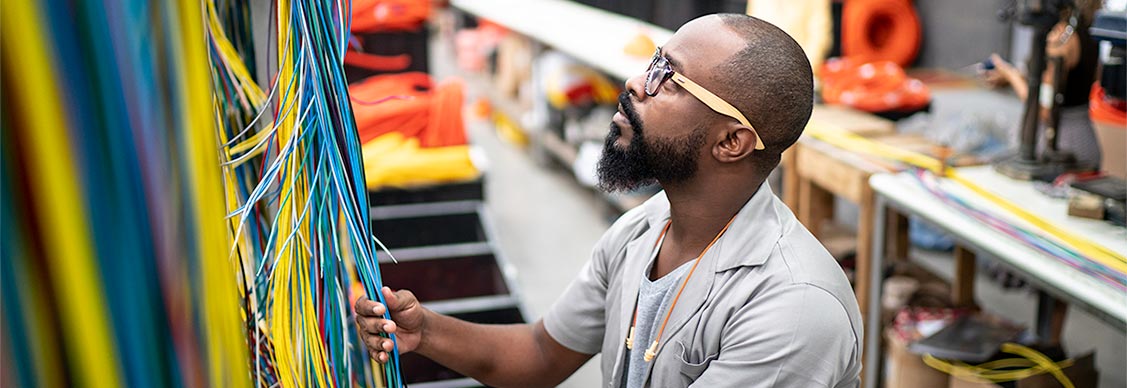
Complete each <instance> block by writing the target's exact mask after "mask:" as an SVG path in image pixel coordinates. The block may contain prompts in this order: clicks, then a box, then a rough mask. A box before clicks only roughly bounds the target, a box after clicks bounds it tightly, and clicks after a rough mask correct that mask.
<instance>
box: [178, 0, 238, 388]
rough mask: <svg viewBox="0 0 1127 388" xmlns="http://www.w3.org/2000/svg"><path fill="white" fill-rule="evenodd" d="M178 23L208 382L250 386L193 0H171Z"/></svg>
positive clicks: (203, 52)
mask: <svg viewBox="0 0 1127 388" xmlns="http://www.w3.org/2000/svg"><path fill="white" fill-rule="evenodd" d="M176 5H177V9H178V11H179V12H177V15H179V19H178V20H177V21H176V22H177V23H178V24H179V26H178V27H179V28H170V29H169V30H170V31H171V33H173V34H177V33H178V34H179V35H178V36H177V37H178V39H179V40H180V41H181V42H182V45H181V53H182V54H183V61H182V64H181V66H182V69H181V71H180V72H179V74H178V75H179V77H178V80H177V81H178V82H179V83H180V85H181V88H180V90H183V91H184V93H185V96H183V97H184V98H181V99H180V100H181V104H182V106H181V107H180V109H181V111H182V112H184V113H183V114H182V115H181V116H180V118H181V119H182V120H183V122H182V123H181V127H180V128H181V129H182V131H181V132H182V133H183V134H184V136H185V139H184V144H185V145H186V148H187V152H186V155H185V157H186V158H187V159H188V166H189V174H188V178H189V182H190V184H189V187H192V188H194V190H191V194H192V195H193V197H194V198H193V199H194V201H192V202H193V203H194V204H195V205H196V206H195V207H194V210H195V213H196V214H195V219H196V223H197V227H196V230H195V232H196V233H195V235H196V247H197V249H196V254H197V257H196V259H197V260H198V262H199V263H200V265H201V268H202V273H203V275H202V276H203V279H202V280H203V288H204V289H203V294H204V296H203V299H204V301H203V302H204V310H205V314H206V315H205V319H204V320H203V321H204V331H205V333H206V334H207V336H206V338H208V341H207V347H206V348H207V354H208V361H209V362H208V366H209V381H210V385H211V386H214V387H250V386H251V383H250V369H249V368H250V363H249V358H248V356H249V355H248V354H247V353H248V352H247V341H246V333H245V332H244V331H243V329H242V327H243V326H242V319H241V314H242V313H241V311H240V309H239V304H238V301H239V299H238V295H239V291H238V286H237V280H236V277H235V276H232V274H231V270H230V268H231V267H230V264H229V263H228V262H227V247H229V246H230V241H229V239H228V237H229V236H228V235H227V233H226V231H225V229H224V228H221V227H219V226H220V225H223V224H224V222H226V221H225V220H224V206H225V205H224V204H225V202H224V197H223V187H222V182H223V180H222V175H221V170H220V167H219V164H218V160H217V158H216V157H215V150H216V149H217V147H218V143H217V142H216V137H215V133H216V130H215V122H214V119H213V117H214V114H213V112H214V111H213V109H212V108H213V107H212V105H211V104H212V97H211V87H210V86H211V83H210V77H211V75H210V70H209V68H210V66H209V62H208V55H207V50H206V49H205V48H206V47H207V45H206V42H205V41H204V36H205V35H204V28H203V14H202V13H201V12H202V11H201V9H200V3H199V1H198V0H179V1H177V2H176Z"/></svg>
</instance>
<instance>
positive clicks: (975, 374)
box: [923, 342, 1075, 388]
mask: <svg viewBox="0 0 1127 388" xmlns="http://www.w3.org/2000/svg"><path fill="white" fill-rule="evenodd" d="M1002 351H1003V352H1006V353H1010V354H1016V355H1019V356H1022V357H1025V358H1024V359H1002V360H996V361H991V362H987V363H984V364H979V365H977V366H975V365H968V364H966V363H963V362H958V361H955V362H947V361H943V360H940V359H938V358H935V357H934V356H932V355H930V354H926V355H924V357H923V361H924V364H926V365H927V366H930V367H932V368H934V369H936V370H938V371H941V372H944V373H947V374H949V375H951V376H954V377H957V378H962V379H968V378H973V379H979V380H985V381H989V382H993V383H1000V382H1006V381H1014V380H1020V379H1024V378H1027V377H1030V376H1035V375H1039V374H1042V373H1046V372H1048V373H1049V374H1052V375H1053V377H1054V378H1056V379H1057V381H1059V382H1060V383H1061V385H1063V386H1064V387H1065V388H1074V386H1073V384H1072V381H1071V380H1069V378H1068V376H1066V375H1065V374H1064V371H1063V368H1068V367H1070V366H1072V365H1073V364H1074V363H1075V361H1074V360H1072V359H1067V360H1064V361H1060V362H1053V361H1052V360H1050V359H1049V358H1048V357H1046V356H1045V355H1044V354H1042V353H1041V352H1038V351H1036V350H1033V349H1031V348H1029V347H1026V346H1023V345H1019V344H1015V343H1008V342H1007V343H1004V344H1002ZM1030 364H1032V366H1031V367H1029V368H1026V369H1020V370H998V368H1003V367H1014V366H1026V365H1030Z"/></svg>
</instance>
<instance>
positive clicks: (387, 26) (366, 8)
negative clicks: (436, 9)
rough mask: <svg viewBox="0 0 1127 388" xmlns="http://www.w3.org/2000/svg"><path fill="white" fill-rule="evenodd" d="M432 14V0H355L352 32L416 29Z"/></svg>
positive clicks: (353, 3)
mask: <svg viewBox="0 0 1127 388" xmlns="http://www.w3.org/2000/svg"><path fill="white" fill-rule="evenodd" d="M429 15H430V0H354V1H353V2H352V32H354V33H356V32H384V31H414V30H417V29H418V28H419V27H420V26H422V24H423V22H424V21H426V20H427V16H429Z"/></svg>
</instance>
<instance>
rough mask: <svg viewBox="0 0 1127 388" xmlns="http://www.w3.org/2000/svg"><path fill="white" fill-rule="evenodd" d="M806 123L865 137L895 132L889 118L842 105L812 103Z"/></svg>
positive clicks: (894, 126) (894, 124)
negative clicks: (812, 108)
mask: <svg viewBox="0 0 1127 388" xmlns="http://www.w3.org/2000/svg"><path fill="white" fill-rule="evenodd" d="M808 125H809V126H812V127H818V129H820V130H835V131H845V132H852V133H855V134H858V135H861V136H866V137H867V136H875V135H887V134H892V133H895V132H896V123H893V122H892V121H890V120H888V119H885V118H882V117H879V116H876V115H872V114H869V113H865V112H862V111H858V110H856V109H853V108H850V107H846V106H842V105H823V104H817V105H814V111H813V112H811V114H810V123H809V124H808Z"/></svg>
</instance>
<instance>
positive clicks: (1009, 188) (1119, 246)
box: [869, 166, 1127, 327]
mask: <svg viewBox="0 0 1127 388" xmlns="http://www.w3.org/2000/svg"><path fill="white" fill-rule="evenodd" d="M958 172H959V174H960V176H962V177H964V178H965V179H967V180H969V181H971V182H973V183H974V184H976V185H978V186H980V187H982V188H984V189H986V190H987V191H989V192H991V193H993V194H995V195H998V196H1000V197H1002V198H1005V199H1007V200H1009V201H1010V202H1012V203H1014V204H1015V205H1017V206H1020V207H1021V208H1022V209H1024V210H1026V211H1028V212H1030V213H1032V214H1035V215H1037V216H1038V217H1040V218H1042V219H1043V220H1045V221H1047V222H1049V223H1051V224H1053V225H1055V226H1057V227H1060V228H1062V229H1064V230H1067V231H1068V232H1070V233H1073V234H1075V235H1077V236H1081V237H1083V238H1086V239H1088V240H1089V241H1091V242H1092V243H1094V244H1096V245H1100V246H1103V247H1105V248H1107V249H1109V250H1111V251H1112V252H1115V253H1117V254H1119V255H1127V229H1125V228H1122V227H1117V226H1114V225H1111V224H1108V223H1106V222H1103V221H1098V220H1090V219H1084V218H1078V217H1070V216H1068V213H1067V209H1068V201H1067V200H1065V199H1054V198H1050V197H1048V196H1045V195H1044V194H1041V193H1040V192H1038V191H1037V190H1036V189H1035V188H1034V187H1033V185H1032V183H1030V182H1028V181H1019V180H1014V179H1011V178H1009V177H1006V176H1003V175H1001V174H998V173H997V172H995V171H994V170H993V168H992V167H990V166H980V167H968V168H960V169H958ZM911 174H912V173H911V172H905V173H897V174H878V175H873V176H872V178H870V180H869V184H870V185H871V186H872V188H873V190H874V191H875V192H876V193H877V195H878V196H880V197H882V198H885V199H887V200H889V201H891V202H892V204H893V205H895V207H897V208H898V209H901V210H904V211H905V213H907V214H910V215H914V216H919V217H921V218H923V219H925V220H927V221H929V222H931V223H933V224H935V225H938V226H940V227H941V228H943V229H944V230H946V231H947V232H948V233H950V234H951V235H952V236H953V237H955V238H956V239H957V240H959V241H960V242H961V243H964V244H969V245H968V248H975V249H976V250H980V251H985V252H986V253H988V254H990V255H992V256H995V257H996V258H997V259H999V260H1001V261H1004V262H1005V263H1007V264H1008V265H1009V266H1010V267H1012V268H1014V269H1016V270H1018V271H1019V272H1022V273H1023V274H1024V275H1026V277H1027V280H1029V281H1030V282H1031V283H1032V284H1034V285H1035V286H1037V287H1039V288H1041V289H1043V290H1044V291H1046V292H1049V293H1050V294H1053V295H1055V296H1056V297H1058V298H1060V299H1063V300H1066V301H1068V302H1070V303H1071V304H1074V305H1079V307H1083V308H1085V309H1086V310H1088V311H1090V312H1092V313H1093V314H1095V315H1096V316H1098V317H1100V318H1102V319H1104V320H1105V321H1108V322H1109V323H1113V324H1117V325H1118V326H1119V327H1127V291H1122V290H1120V289H1117V288H1115V287H1113V286H1112V285H1109V284H1107V283H1104V282H1101V281H1100V280H1097V279H1095V278H1093V277H1092V276H1090V275H1088V274H1085V273H1083V272H1081V271H1080V270H1078V269H1075V268H1073V267H1071V266H1069V265H1068V264H1066V263H1064V262H1062V261H1061V260H1059V259H1057V258H1055V257H1052V256H1049V255H1046V254H1044V253H1042V252H1041V251H1039V250H1037V249H1035V248H1033V247H1031V246H1029V245H1026V244H1025V243H1022V242H1021V241H1019V240H1017V239H1015V238H1013V237H1010V236H1009V235H1007V234H1005V233H1002V232H999V231H997V230H995V229H993V228H991V227H989V226H987V225H985V224H983V223H982V222H980V221H978V220H976V219H974V218H972V217H971V216H969V215H967V214H964V213H963V212H961V211H956V210H955V209H954V208H952V207H951V206H949V205H947V204H946V203H944V202H942V201H941V200H940V199H938V198H936V197H935V196H934V195H932V194H931V193H930V192H929V191H927V189H926V188H924V187H923V186H921V185H920V184H919V182H918V181H917V178H915V177H914V176H912V175H911ZM940 186H941V187H942V188H943V189H944V190H947V191H949V192H951V193H953V194H955V195H957V196H959V197H961V198H963V199H965V200H966V201H967V202H969V203H971V204H972V206H974V207H975V208H978V209H983V210H984V211H988V212H990V213H991V214H993V215H995V216H997V217H999V218H1001V219H1004V220H1007V221H1008V222H1011V223H1012V224H1013V225H1018V226H1022V227H1024V228H1027V229H1028V230H1039V229H1037V228H1036V227H1033V226H1032V225H1030V224H1028V223H1027V222H1026V221H1024V220H1021V219H1020V218H1018V217H1017V216H1016V215H1013V214H1012V213H1009V212H1007V211H1004V210H1002V209H1001V208H999V207H998V206H997V205H994V204H993V203H991V202H989V201H988V200H987V199H985V198H983V197H982V196H981V195H978V194H976V193H975V192H973V191H971V190H970V189H968V188H966V187H965V186H963V185H960V184H958V183H955V182H953V181H950V180H947V179H941V180H940ZM1043 235H1047V234H1046V233H1043Z"/></svg>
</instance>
